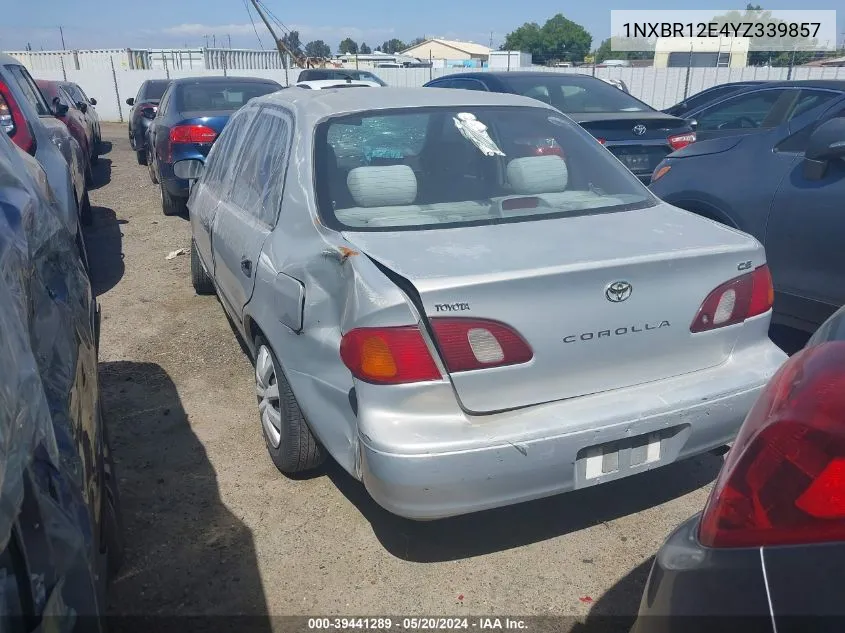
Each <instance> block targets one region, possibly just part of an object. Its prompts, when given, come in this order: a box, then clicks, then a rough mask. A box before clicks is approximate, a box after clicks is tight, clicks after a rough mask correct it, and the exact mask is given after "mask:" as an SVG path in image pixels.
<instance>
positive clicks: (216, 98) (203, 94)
mask: <svg viewBox="0 0 845 633" xmlns="http://www.w3.org/2000/svg"><path fill="white" fill-rule="evenodd" d="M277 90H279V86H277V85H276V84H270V83H266V84H265V83H257V82H249V83H235V82H231V81H229V82H225V81H220V82H216V81H215V82H211V81H204V82H202V83H195V84H184V85H182V86H179V89H178V90H177V91H176V100H177V102H176V109H177V110H179V111H182V112H186V111H191V110H202V111H204V112H222V111H224V110H237V109H238V108H240V107H242V106H243V105H245V104H246V102H247V101H249V100H250V99H252V98H253V97H260V96H262V95H266V94H269V93H271V92H276V91H277Z"/></svg>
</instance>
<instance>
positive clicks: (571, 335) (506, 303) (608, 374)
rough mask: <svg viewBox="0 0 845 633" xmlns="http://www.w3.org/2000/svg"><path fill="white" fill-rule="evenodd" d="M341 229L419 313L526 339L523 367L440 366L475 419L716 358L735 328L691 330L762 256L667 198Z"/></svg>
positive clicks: (743, 238) (747, 240)
mask: <svg viewBox="0 0 845 633" xmlns="http://www.w3.org/2000/svg"><path fill="white" fill-rule="evenodd" d="M344 236H345V237H346V239H348V240H349V241H350V242H351V243H352V244H354V245H355V246H356V247H357V248H359V249H360V250H361V251H363V252H364V253H365V254H366V255H368V256H369V257H370V258H371V259H373V260H374V261H376V262H377V263H378V264H379V265H381V266H382V267H383V268H385V269H387V270H388V271H389V273H390V274H393V275H399V276H401V277H402V278H404V279H405V280H407V282H409V283H410V284H411V285H412V286H413V289H414V291H415V292H416V293H417V294H418V296H419V303H421V308H422V311H423V312H424V314H425V316H426V317H427V318H429V319H432V318H437V317H447V316H448V317H469V318H475V319H492V320H495V321H499V322H501V323H504V324H506V325H508V326H509V327H511V328H513V329H514V330H515V331H516V332H517V333H519V335H521V336H522V337H523V339H524V340H525V341H526V342H527V343H528V344H529V346H530V347H531V349H532V350H533V358H532V359H531V360H530V361H529V362H527V363H522V364H519V365H509V366H504V367H493V368H485V369H477V370H470V371H462V372H453V373H452V374H451V380H452V383H453V385H454V388H455V391H456V393H457V395H458V397H459V399H460V401H461V403H462V404H463V406H464V408H465V409H467V410H469V411H472V412H479V413H480V412H492V411H500V410H505V409H510V408H515V407H522V406H526V405H532V404H537V403H542V402H548V401H553V400H559V399H564V398H572V397H577V396H581V395H585V394H590V393H596V392H602V391H607V390H611V389H619V388H623V387H627V386H631V385H636V384H640V383H645V382H650V381H654V380H660V379H663V378H668V377H671V376H676V375H680V374H684V373H689V372H694V371H698V370H701V369H705V368H708V367H713V366H715V365H718V364H720V363H723V362H725V361H726V360H727V359H728V357H729V356H730V353H731V351H732V349H733V347H734V344H735V342H736V339H737V336H738V333H739V330H740V329H741V327H742V326H741V325H738V326H731V327H725V328H721V329H717V330H713V331H709V332H705V333H701V334H691V333H690V324H691V323H692V321H693V319H694V318H695V316H696V313H697V311H698V309H699V307H700V306H701V304H702V302H703V301H704V299H705V298H706V297H707V295H708V294H709V293H710V292H712V291H713V290H714V289H715V288H716V287H718V286H719V285H721V284H722V283H724V282H725V281H727V280H729V279H732V278H734V277H737V276H739V275H740V274H742V273H741V272H738V268H742V267H747V266H751V267H755V266H760V265H762V264H763V263H765V262H764V255H763V251H762V247H761V246H760V245H759V243H758V242H756V240H754V239H753V238H751V237H749V236H747V235H744V234H742V233H740V232H738V231H734V230H732V229H728V228H726V227H723V226H721V225H718V224H716V223H714V222H710V221H709V220H705V219H702V218H700V217H698V216H695V215H693V214H689V213H686V212H682V211H679V210H677V209H674V208H672V207H670V206H668V205H665V204H659V205H657V206H654V207H651V208H647V209H641V210H636V211H624V212H618V213H596V214H592V215H583V216H575V217H566V218H561V219H554V220H542V221H527V222H520V223H512V224H499V225H491V226H475V227H461V228H452V229H442V230H426V231H396V232H391V231H388V232H347V233H344ZM748 262H751V263H750V264H749V263H748ZM617 282H621V287H622V289H623V290H624V288H625V284H630V288H631V291H630V295H629V296H625V297H624V298H623V297H620V296H619V295H618V294H614V292H617V291H618V290H619V287H616V290H611V288H612V287H613V284H615V283H617ZM622 294H623V295H624V294H625V292H622ZM620 298H621V299H622V300H620Z"/></svg>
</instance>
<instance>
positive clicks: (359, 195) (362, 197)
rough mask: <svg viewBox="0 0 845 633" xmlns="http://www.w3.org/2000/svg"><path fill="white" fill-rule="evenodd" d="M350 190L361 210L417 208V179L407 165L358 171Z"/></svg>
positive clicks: (352, 174) (350, 179) (353, 173)
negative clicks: (415, 204)
mask: <svg viewBox="0 0 845 633" xmlns="http://www.w3.org/2000/svg"><path fill="white" fill-rule="evenodd" d="M346 186H347V187H349V193H351V194H352V198H353V199H354V200H355V204H357V205H358V206H359V207H392V206H399V205H404V204H413V202H414V199H415V198H416V197H417V177H416V176H415V175H414V171H413V170H412V169H411V168H410V167H408V166H407V165H386V166H383V167H382V166H372V167H356V168H355V169H353V170H352V171H350V172H349V176H347V178H346Z"/></svg>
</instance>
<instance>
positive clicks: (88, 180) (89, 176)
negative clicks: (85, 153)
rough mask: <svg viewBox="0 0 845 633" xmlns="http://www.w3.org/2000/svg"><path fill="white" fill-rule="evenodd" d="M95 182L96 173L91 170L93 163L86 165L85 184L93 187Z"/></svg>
mask: <svg viewBox="0 0 845 633" xmlns="http://www.w3.org/2000/svg"><path fill="white" fill-rule="evenodd" d="M93 184H94V173H93V172H92V171H91V165H90V164H89V165H86V166H85V185H86V186H88V187H91V186H92V185H93Z"/></svg>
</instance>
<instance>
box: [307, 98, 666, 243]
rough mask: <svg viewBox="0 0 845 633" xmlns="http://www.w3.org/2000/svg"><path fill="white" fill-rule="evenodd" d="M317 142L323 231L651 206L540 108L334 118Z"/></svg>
mask: <svg viewBox="0 0 845 633" xmlns="http://www.w3.org/2000/svg"><path fill="white" fill-rule="evenodd" d="M611 90H617V89H616V88H611ZM617 92H618V90H617ZM315 143H316V147H315V150H316V151H315V161H316V164H315V169H316V186H317V195H318V205H319V208H320V213H321V215H322V217H323V219H324V221H325V222H326V224H327V225H329V226H336V227H342V228H350V229H353V230H358V231H361V230H365V231H366V230H397V229H423V228H425V229H429V228H447V227H453V226H461V225H477V224H497V223H503V222H518V221H525V220H538V219H542V218H547V217H559V216H562V215H567V214H573V215H575V214H584V213H595V212H600V211H623V210H626V209H634V208H643V207H646V206H651V205H653V204H655V199H654V198H653V196H652V195H651V194H650V193H649V192H648V190H647V189H646V188H645V187H644V186H643V185H642V184H641V183H640V182H639V181H638V180H637V179H636V178H635V177H634V176H633V175H632V174H631V173H630V172H629V171H628V170H627V169H625V168H624V167H622V166H621V165H620V164H619V162H618V161H617V160H616V159H615V158H613V156H612V155H611V154H610V153H609V152H608V151H607V150H606V149H604V148H603V147H602V146H601V145H599V143H598V142H597V141H596V140H595V139H594V138H593V137H592V136H590V135H589V134H588V133H587V132H585V131H584V130H582V129H581V128H580V127H579V126H577V125H575V124H574V123H572V121H570V120H569V119H566V118H565V117H562V116H561V115H560V114H558V113H555V112H554V111H551V110H548V109H545V108H524V107H469V106H464V107H460V106H456V107H449V108H418V109H412V110H408V109H405V110H392V111H379V112H371V113H364V114H359V115H354V116H344V117H337V118H333V119H330V120H328V121H327V122H324V123H322V124H321V125H320V126H318V129H317V132H316V136H315Z"/></svg>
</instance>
